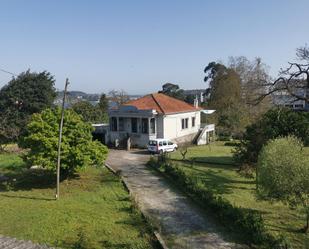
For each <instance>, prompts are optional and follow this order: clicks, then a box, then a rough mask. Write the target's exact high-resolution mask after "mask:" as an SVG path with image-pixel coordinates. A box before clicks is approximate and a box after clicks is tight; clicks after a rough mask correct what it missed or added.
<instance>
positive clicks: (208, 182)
mask: <svg viewBox="0 0 309 249" xmlns="http://www.w3.org/2000/svg"><path fill="white" fill-rule="evenodd" d="M198 166H199V167H203V166H202V165H201V164H198ZM179 167H180V168H181V167H185V168H186V170H188V172H190V174H192V176H193V177H197V178H198V179H200V180H202V182H203V183H204V184H205V187H206V188H208V189H209V190H211V191H212V192H213V193H214V194H220V195H221V194H230V193H232V192H233V189H246V190H254V189H255V187H254V186H252V185H254V184H255V180H235V179H233V178H232V177H230V176H224V175H222V174H220V173H218V172H216V171H214V170H218V169H219V170H220V169H224V170H226V169H227V167H229V166H224V165H207V168H210V169H207V170H203V169H199V168H197V167H192V166H191V165H189V164H181V166H179ZM230 167H232V166H230ZM212 169H214V170H212ZM231 169H234V168H231ZM239 184H242V185H244V186H239Z"/></svg>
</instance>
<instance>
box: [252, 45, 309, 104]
mask: <svg viewBox="0 0 309 249" xmlns="http://www.w3.org/2000/svg"><path fill="white" fill-rule="evenodd" d="M296 56H297V59H298V61H299V62H289V66H288V67H287V68H286V69H281V70H280V72H279V77H278V78H277V79H276V80H275V81H273V82H269V83H266V84H265V86H266V87H267V92H266V93H265V94H261V95H260V96H259V97H258V98H257V103H259V102H260V101H262V100H263V99H264V98H265V97H266V96H269V95H272V94H274V93H283V94H288V95H290V96H291V97H292V98H294V100H295V101H296V100H303V101H306V102H309V47H308V46H307V45H305V46H304V47H300V48H298V49H296Z"/></svg>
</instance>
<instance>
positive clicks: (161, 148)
mask: <svg viewBox="0 0 309 249" xmlns="http://www.w3.org/2000/svg"><path fill="white" fill-rule="evenodd" d="M177 147H178V146H177V144H175V143H173V142H172V141H170V140H168V139H163V138H160V139H152V140H150V141H149V143H148V145H147V149H148V151H149V152H150V153H159V154H162V153H164V152H172V151H175V150H177Z"/></svg>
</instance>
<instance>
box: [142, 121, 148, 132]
mask: <svg viewBox="0 0 309 249" xmlns="http://www.w3.org/2000/svg"><path fill="white" fill-rule="evenodd" d="M142 133H148V118H142Z"/></svg>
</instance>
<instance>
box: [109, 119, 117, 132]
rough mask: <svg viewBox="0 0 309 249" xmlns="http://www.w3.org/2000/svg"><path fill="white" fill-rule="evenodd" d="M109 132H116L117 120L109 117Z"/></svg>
mask: <svg viewBox="0 0 309 249" xmlns="http://www.w3.org/2000/svg"><path fill="white" fill-rule="evenodd" d="M110 128H111V131H117V118H116V117H111V127H110Z"/></svg>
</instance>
